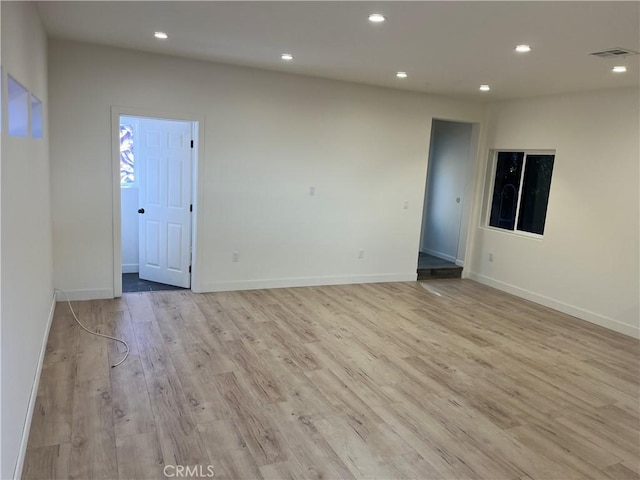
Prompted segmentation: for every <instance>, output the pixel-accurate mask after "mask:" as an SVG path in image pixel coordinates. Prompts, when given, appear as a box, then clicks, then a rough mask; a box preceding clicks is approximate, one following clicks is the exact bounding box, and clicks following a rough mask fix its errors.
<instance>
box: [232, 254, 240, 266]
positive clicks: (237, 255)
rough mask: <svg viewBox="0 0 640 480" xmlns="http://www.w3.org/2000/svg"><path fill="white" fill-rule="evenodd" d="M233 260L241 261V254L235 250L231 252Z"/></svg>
mask: <svg viewBox="0 0 640 480" xmlns="http://www.w3.org/2000/svg"><path fill="white" fill-rule="evenodd" d="M231 261H232V262H234V263H235V262H239V261H240V254H239V253H238V252H233V253H232V254H231Z"/></svg>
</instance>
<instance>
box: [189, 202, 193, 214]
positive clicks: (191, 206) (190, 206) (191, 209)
mask: <svg viewBox="0 0 640 480" xmlns="http://www.w3.org/2000/svg"><path fill="white" fill-rule="evenodd" d="M189 211H190V212H193V203H192V204H191V205H189Z"/></svg>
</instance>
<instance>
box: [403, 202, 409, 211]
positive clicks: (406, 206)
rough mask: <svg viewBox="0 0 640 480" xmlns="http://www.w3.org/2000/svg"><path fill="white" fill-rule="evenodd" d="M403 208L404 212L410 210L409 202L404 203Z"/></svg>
mask: <svg viewBox="0 0 640 480" xmlns="http://www.w3.org/2000/svg"><path fill="white" fill-rule="evenodd" d="M402 208H403V209H404V210H409V200H405V201H404V203H403V204H402Z"/></svg>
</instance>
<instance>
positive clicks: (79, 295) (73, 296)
mask: <svg viewBox="0 0 640 480" xmlns="http://www.w3.org/2000/svg"><path fill="white" fill-rule="evenodd" d="M60 290H64V289H62V288H61V289H60ZM64 291H65V293H66V294H67V295H68V296H69V300H73V301H79V300H100V299H103V298H113V289H112V288H95V289H86V290H64ZM56 299H57V301H58V302H63V301H66V300H67V297H65V296H64V294H62V293H60V292H58V293H57V295H56Z"/></svg>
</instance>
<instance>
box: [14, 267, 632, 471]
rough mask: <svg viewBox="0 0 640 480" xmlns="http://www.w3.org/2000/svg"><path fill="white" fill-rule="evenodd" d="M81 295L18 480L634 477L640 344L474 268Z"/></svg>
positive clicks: (56, 331)
mask: <svg viewBox="0 0 640 480" xmlns="http://www.w3.org/2000/svg"><path fill="white" fill-rule="evenodd" d="M73 306H74V309H76V312H77V313H78V315H79V317H80V319H81V320H82V321H83V323H85V324H86V325H87V326H88V327H90V328H92V329H96V330H98V331H100V332H103V333H106V334H110V335H116V336H122V337H124V338H125V339H126V341H127V342H129V343H130V345H131V355H130V357H129V358H128V359H127V361H126V362H124V363H123V364H122V365H120V366H119V367H116V368H111V365H112V364H113V363H115V362H116V361H117V360H119V359H120V358H122V355H123V353H124V351H123V348H122V345H120V344H118V343H115V342H112V341H109V340H106V339H104V338H98V337H94V336H91V335H89V334H87V333H86V332H83V331H81V330H80V329H79V328H78V327H77V325H76V324H75V321H74V320H73V318H72V317H71V315H70V312H69V310H68V306H67V304H66V303H60V304H58V305H57V308H56V312H55V315H54V321H53V324H52V329H51V332H50V334H49V341H48V344H47V350H46V355H45V359H44V363H43V370H42V377H41V380H40V386H39V390H38V394H37V397H36V406H35V411H34V416H33V421H32V425H31V431H30V432H31V433H30V438H29V443H28V447H27V455H26V461H25V465H24V470H23V478H77V479H85V478H87V479H88V478H95V479H110V478H114V479H115V478H131V479H151V478H163V477H164V476H165V475H164V474H163V471H162V470H163V468H164V467H165V466H166V467H168V468H169V469H171V468H174V469H175V468H177V467H178V466H182V467H184V468H187V467H189V468H191V470H190V472H191V475H193V473H194V472H196V473H200V474H202V473H204V474H207V473H209V470H208V469H209V468H211V469H212V470H213V472H214V475H215V476H214V478H228V479H254V478H255V479H261V478H265V479H274V480H275V479H287V478H288V479H296V480H297V479H301V478H309V479H318V480H320V479H322V480H327V479H337V478H345V479H350V478H385V479H416V480H417V479H421V480H422V479H425V478H426V479H438V480H440V479H474V480H476V479H483V480H484V479H486V480H494V479H505V480H516V479H518V480H534V479H535V480H537V479H540V480H578V479H580V480H582V479H598V480H600V479H602V480H610V479H636V480H637V479H638V478H639V477H640V342H638V341H637V340H636V339H632V338H629V337H624V336H622V335H620V334H617V333H615V332H611V331H608V330H605V329H603V328H601V327H598V326H596V325H593V324H589V323H586V322H582V321H580V320H577V319H575V318H573V317H570V316H568V315H565V314H562V313H560V312H555V311H553V310H551V309H549V308H546V307H542V306H540V305H536V304H534V303H532V302H528V301H525V300H522V299H519V298H516V297H513V296H511V295H508V294H506V293H504V292H500V291H497V290H494V289H492V288H490V287H487V286H484V285H480V284H477V283H474V282H472V281H469V280H459V279H453V280H433V281H429V282H428V283H426V284H424V285H421V284H419V283H417V282H406V283H392V284H367V285H343V286H328V287H309V288H283V289H273V290H256V291H243V292H219V293H209V294H197V295H196V294H193V293H191V292H189V291H186V290H180V291H174V292H172V291H163V292H150V293H133V294H125V295H124V297H123V298H122V299H119V300H96V301H88V302H73ZM194 469H195V470H194Z"/></svg>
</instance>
